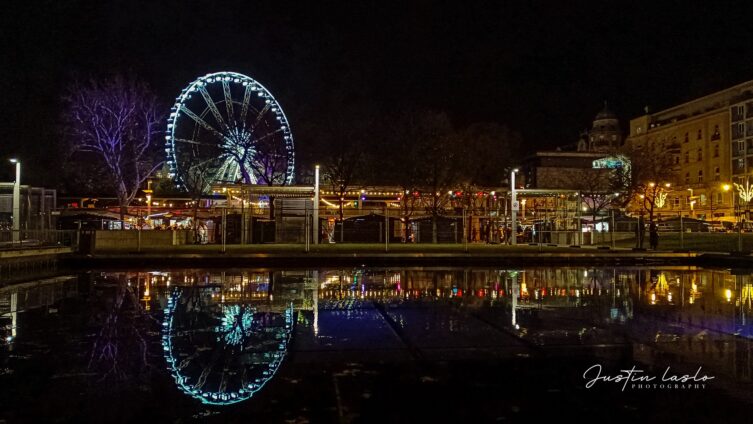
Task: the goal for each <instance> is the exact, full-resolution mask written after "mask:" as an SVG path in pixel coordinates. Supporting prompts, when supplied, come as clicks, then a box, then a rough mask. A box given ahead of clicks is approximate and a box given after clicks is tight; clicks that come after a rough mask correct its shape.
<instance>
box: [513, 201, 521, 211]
mask: <svg viewBox="0 0 753 424" xmlns="http://www.w3.org/2000/svg"><path fill="white" fill-rule="evenodd" d="M512 210H514V211H515V212H518V211H520V201H518V200H516V201H514V202H512Z"/></svg>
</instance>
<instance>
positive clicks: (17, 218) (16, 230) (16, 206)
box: [10, 158, 21, 241]
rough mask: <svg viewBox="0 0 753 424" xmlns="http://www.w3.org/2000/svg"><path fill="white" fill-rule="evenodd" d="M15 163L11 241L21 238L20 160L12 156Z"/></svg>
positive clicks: (12, 161)
mask: <svg viewBox="0 0 753 424" xmlns="http://www.w3.org/2000/svg"><path fill="white" fill-rule="evenodd" d="M10 163H14V164H16V181H15V182H14V183H13V241H19V240H20V239H21V161H20V160H18V159H16V158H13V159H11V160H10Z"/></svg>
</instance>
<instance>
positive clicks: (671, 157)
mask: <svg viewBox="0 0 753 424" xmlns="http://www.w3.org/2000/svg"><path fill="white" fill-rule="evenodd" d="M751 100H753V81H748V82H745V83H742V84H738V85H736V86H734V87H730V88H727V89H725V90H721V91H718V92H716V93H713V94H710V95H707V96H704V97H701V98H698V99H694V100H691V101H689V102H686V103H683V104H680V105H677V106H673V107H670V108H668V109H665V110H662V111H659V112H656V113H646V114H644V115H642V116H639V117H637V118H635V119H632V120H631V121H630V133H629V135H628V137H627V139H626V144H627V145H628V147H630V148H633V149H649V151H650V152H651V153H652V154H654V155H659V156H661V157H663V158H664V159H666V163H667V164H668V165H667V167H666V176H665V178H664V181H656V183H657V184H663V183H665V182H666V183H671V188H670V189H669V190H668V193H667V199H666V203H665V204H664V206H663V207H662V208H660V209H659V210H658V213H659V215H667V216H677V215H683V216H689V217H694V218H701V219H706V220H725V219H730V218H732V217H735V216H736V215H739V214H740V204H739V203H740V202H738V201H737V200H736V199H737V197H738V192H737V190H736V189H735V187H734V185H733V184H732V183H734V182H741V181H742V180H744V179H745V178H746V175H748V174H749V173H750V172H751V171H753V101H751ZM749 110H750V112H749ZM749 118H750V119H749ZM748 137H750V141H749V140H748ZM748 152H750V159H748Z"/></svg>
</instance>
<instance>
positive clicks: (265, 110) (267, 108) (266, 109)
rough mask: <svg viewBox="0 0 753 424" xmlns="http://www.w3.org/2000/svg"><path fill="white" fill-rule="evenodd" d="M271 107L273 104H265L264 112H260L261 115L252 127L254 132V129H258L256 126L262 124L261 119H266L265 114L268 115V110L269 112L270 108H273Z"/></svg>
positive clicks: (257, 116)
mask: <svg viewBox="0 0 753 424" xmlns="http://www.w3.org/2000/svg"><path fill="white" fill-rule="evenodd" d="M271 107H272V103H267V104H265V105H264V107H263V108H262V110H261V111H259V114H258V115H256V120H254V125H253V126H251V129H252V130H253V129H254V128H256V126H257V125H259V122H261V118H263V117H264V114H265V113H267V111H268V110H269V108H271Z"/></svg>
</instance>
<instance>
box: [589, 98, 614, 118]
mask: <svg viewBox="0 0 753 424" xmlns="http://www.w3.org/2000/svg"><path fill="white" fill-rule="evenodd" d="M601 119H617V115H615V114H614V112H612V111H611V110H609V107H608V106H607V102H604V108H603V109H602V110H601V112H599V113H598V114H597V115H596V118H595V119H594V120H595V121H598V120H601Z"/></svg>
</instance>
